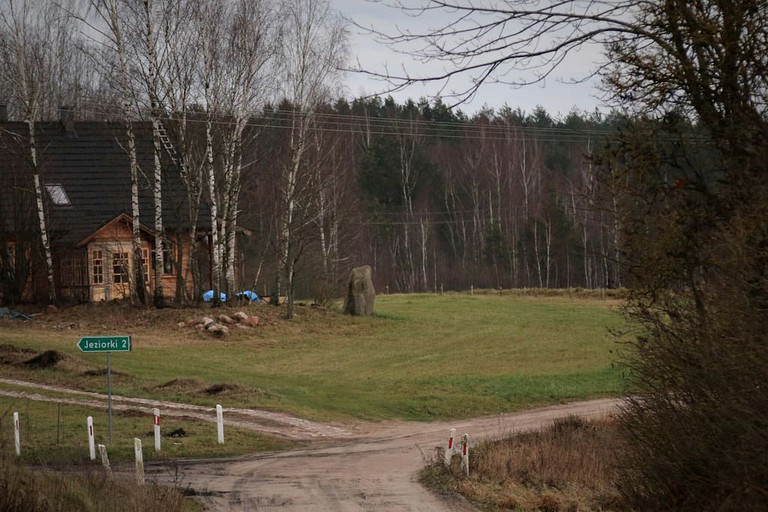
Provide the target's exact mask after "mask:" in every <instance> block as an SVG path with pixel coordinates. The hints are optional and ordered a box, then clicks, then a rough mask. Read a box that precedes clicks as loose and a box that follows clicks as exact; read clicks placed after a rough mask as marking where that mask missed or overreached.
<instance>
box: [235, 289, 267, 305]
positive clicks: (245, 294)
mask: <svg viewBox="0 0 768 512" xmlns="http://www.w3.org/2000/svg"><path fill="white" fill-rule="evenodd" d="M235 295H236V296H237V297H238V298H239V299H245V300H248V301H249V302H257V301H260V300H261V297H259V296H258V295H257V294H256V292H253V291H251V290H245V291H242V292H239V293H236V294H235Z"/></svg>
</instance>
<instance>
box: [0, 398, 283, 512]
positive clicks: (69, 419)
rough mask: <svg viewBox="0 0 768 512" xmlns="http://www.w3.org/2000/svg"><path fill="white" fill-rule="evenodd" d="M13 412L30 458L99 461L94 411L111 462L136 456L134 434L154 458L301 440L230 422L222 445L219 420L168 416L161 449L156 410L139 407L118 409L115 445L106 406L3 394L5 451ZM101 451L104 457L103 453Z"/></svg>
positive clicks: (24, 454)
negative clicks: (91, 443)
mask: <svg viewBox="0 0 768 512" xmlns="http://www.w3.org/2000/svg"><path fill="white" fill-rule="evenodd" d="M13 412H18V413H19V423H20V438H21V460H22V461H23V462H25V463H29V464H48V465H67V464H81V465H88V464H93V465H97V463H96V462H91V461H90V456H89V450H88V437H87V427H86V418H87V417H88V416H93V423H94V438H95V442H96V444H103V445H105V446H107V451H108V453H109V459H110V461H111V462H123V461H133V459H134V441H133V440H134V438H139V439H141V440H142V447H143V452H144V459H145V460H146V461H148V462H149V461H152V460H173V459H180V458H192V457H226V456H232V455H243V454H247V453H254V452H260V451H277V450H285V449H288V448H291V447H294V446H296V443H291V442H289V441H286V440H283V439H278V438H275V437H270V436H266V435H262V434H259V433H256V432H253V431H250V430H245V429H241V428H236V427H230V426H226V424H225V427H226V428H225V436H224V437H225V444H223V445H219V444H218V443H217V433H216V424H215V423H208V422H205V421H201V420H194V419H190V418H174V417H163V418H162V423H161V435H162V436H163V437H162V443H161V451H160V452H155V451H154V446H155V444H154V431H153V423H152V419H153V418H152V416H151V415H149V414H144V413H139V412H134V411H124V412H123V411H113V417H112V441H113V442H112V444H111V445H110V443H109V426H108V425H109V419H108V414H107V411H106V410H104V409H91V408H86V407H81V406H77V405H71V404H66V403H65V404H61V405H59V404H57V403H52V402H39V401H33V400H28V399H25V398H9V397H0V450H2V452H3V453H5V454H11V453H13V451H14V439H13ZM96 457H97V459H98V453H97V455H96ZM98 464H100V462H99V463H98ZM0 510H2V508H0Z"/></svg>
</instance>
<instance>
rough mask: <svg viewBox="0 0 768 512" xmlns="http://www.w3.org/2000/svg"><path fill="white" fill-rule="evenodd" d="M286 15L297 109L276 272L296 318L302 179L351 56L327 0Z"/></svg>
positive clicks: (289, 87) (287, 83)
mask: <svg viewBox="0 0 768 512" xmlns="http://www.w3.org/2000/svg"><path fill="white" fill-rule="evenodd" d="M281 14H282V17H283V19H284V23H285V25H284V39H283V43H282V45H281V48H282V55H281V59H282V61H283V62H284V66H283V72H284V75H283V76H282V77H281V78H282V81H283V84H284V90H283V94H284V96H285V98H286V99H287V100H288V103H289V104H290V106H291V108H292V113H291V114H292V115H291V121H290V123H291V125H290V129H289V130H290V131H289V137H290V142H289V157H288V160H287V162H286V163H285V165H284V167H283V172H282V177H281V179H282V183H281V196H282V197H281V198H280V200H281V203H282V208H281V212H280V233H279V243H278V257H279V259H280V263H281V265H282V271H278V273H277V278H276V287H275V288H276V295H277V296H279V295H280V293H281V288H282V277H283V276H284V277H285V285H286V288H287V290H286V291H287V296H288V307H287V316H288V318H292V317H293V299H294V297H293V293H294V278H295V271H296V263H297V262H298V260H299V258H300V257H301V252H302V251H301V249H302V248H301V244H300V243H297V242H298V240H297V237H296V232H297V229H298V227H299V225H303V224H305V223H306V221H305V220H303V219H300V217H302V216H303V215H304V214H305V213H306V212H307V211H308V210H307V209H308V208H310V205H309V203H308V202H306V201H303V200H302V199H301V192H302V190H303V189H304V186H306V183H301V182H300V177H301V175H302V171H303V169H304V167H305V166H306V165H307V161H306V152H307V150H308V148H309V146H310V145H311V140H310V133H311V129H312V125H313V119H314V116H315V115H316V113H317V109H318V107H319V106H320V105H322V104H323V102H325V101H327V100H328V99H329V96H330V92H331V90H332V88H333V87H334V85H335V81H336V80H337V79H338V77H339V69H340V67H341V65H342V63H343V60H344V58H345V57H346V30H345V28H344V24H343V23H342V20H341V19H340V18H339V17H337V16H335V15H334V13H333V11H331V9H330V7H329V4H328V2H327V1H326V0H288V1H286V2H285V4H284V6H283V11H282V13H281ZM301 210H304V211H303V212H301ZM300 213H301V215H300ZM302 228H303V226H302Z"/></svg>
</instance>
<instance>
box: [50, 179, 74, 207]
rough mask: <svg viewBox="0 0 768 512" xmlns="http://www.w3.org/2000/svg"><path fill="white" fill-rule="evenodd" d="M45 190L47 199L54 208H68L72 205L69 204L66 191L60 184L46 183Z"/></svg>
mask: <svg viewBox="0 0 768 512" xmlns="http://www.w3.org/2000/svg"><path fill="white" fill-rule="evenodd" d="M45 189H46V190H47V191H48V197H50V198H51V201H52V202H53V204H55V205H56V206H70V205H71V204H72V203H70V202H69V196H68V195H67V191H66V190H64V186H63V185H61V184H60V183H48V184H46V185H45Z"/></svg>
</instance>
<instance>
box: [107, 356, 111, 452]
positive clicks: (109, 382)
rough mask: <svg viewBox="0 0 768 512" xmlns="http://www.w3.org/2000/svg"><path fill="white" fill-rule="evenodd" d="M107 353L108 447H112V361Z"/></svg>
mask: <svg viewBox="0 0 768 512" xmlns="http://www.w3.org/2000/svg"><path fill="white" fill-rule="evenodd" d="M110 354H111V352H107V404H108V405H109V406H108V409H109V446H112V361H111V360H110V357H109V355H110Z"/></svg>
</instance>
